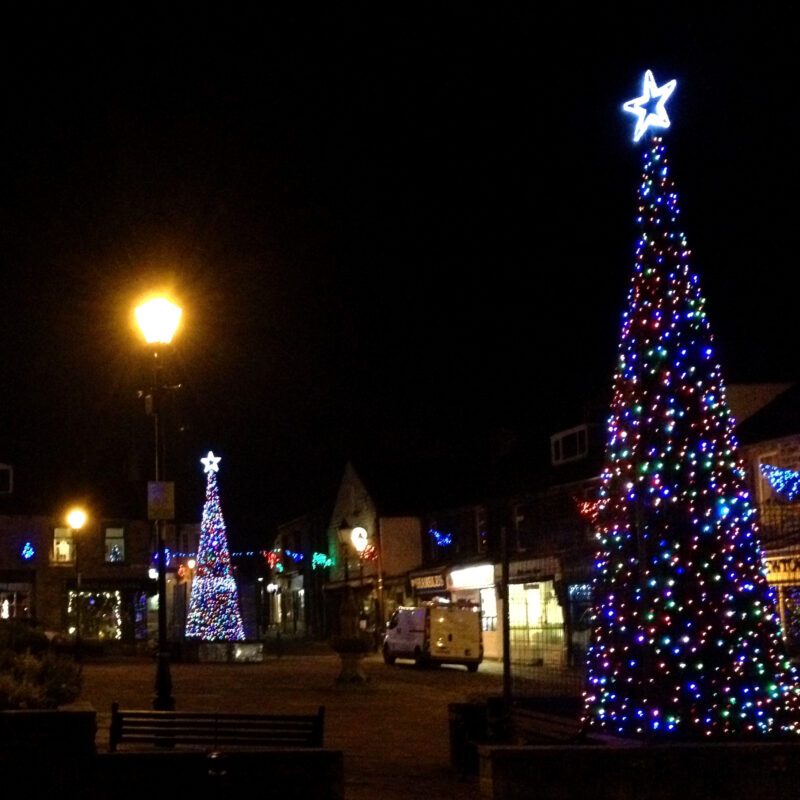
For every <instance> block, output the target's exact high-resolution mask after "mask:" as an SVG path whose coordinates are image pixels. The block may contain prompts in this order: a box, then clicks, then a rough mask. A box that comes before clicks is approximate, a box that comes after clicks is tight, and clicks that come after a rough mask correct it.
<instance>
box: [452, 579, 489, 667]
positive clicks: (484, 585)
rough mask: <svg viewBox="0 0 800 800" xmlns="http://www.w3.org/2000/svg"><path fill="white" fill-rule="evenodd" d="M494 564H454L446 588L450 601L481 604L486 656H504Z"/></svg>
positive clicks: (484, 652) (484, 653)
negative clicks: (461, 565)
mask: <svg viewBox="0 0 800 800" xmlns="http://www.w3.org/2000/svg"><path fill="white" fill-rule="evenodd" d="M495 571H496V568H495V565H494V564H474V565H470V566H464V567H453V568H452V569H451V570H450V571H449V572H448V573H447V589H448V591H449V595H450V600H451V602H453V603H464V604H470V605H475V606H479V607H480V613H481V629H482V631H483V655H484V657H485V658H495V659H500V658H502V657H503V628H502V617H503V615H502V608H501V604H500V603H499V602H498V600H497V586H498V583H497V581H496V575H495Z"/></svg>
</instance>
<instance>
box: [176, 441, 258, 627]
mask: <svg viewBox="0 0 800 800" xmlns="http://www.w3.org/2000/svg"><path fill="white" fill-rule="evenodd" d="M221 460H222V459H221V458H220V457H219V456H215V455H214V453H213V452H211V451H210V450H209V451H208V455H207V456H205V457H204V458H201V459H200V461H201V463H202V464H203V467H204V471H205V474H206V475H207V479H206V501H205V505H204V506H203V520H202V523H201V527H200V546H199V547H198V553H197V567H196V572H195V576H194V580H193V582H192V594H191V597H190V600H189V613H188V615H187V618H186V636H187V637H188V638H198V639H203V640H204V641H226V642H231V641H241V640H242V639H244V638H245V637H244V628H243V626H242V616H241V612H240V610H239V593H238V591H237V588H236V581H235V580H234V577H233V570H232V567H231V554H230V551H229V550H228V537H227V534H226V532H225V521H224V520H223V518H222V509H221V508H220V503H219V488H218V486H217V473H218V472H219V462H220V461H221Z"/></svg>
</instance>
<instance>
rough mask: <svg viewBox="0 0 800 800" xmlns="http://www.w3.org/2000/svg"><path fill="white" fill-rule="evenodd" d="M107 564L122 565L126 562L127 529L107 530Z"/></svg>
mask: <svg viewBox="0 0 800 800" xmlns="http://www.w3.org/2000/svg"><path fill="white" fill-rule="evenodd" d="M105 558H106V563H108V564H121V563H123V562H124V561H125V529H124V528H106V556H105Z"/></svg>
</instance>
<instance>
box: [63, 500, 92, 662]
mask: <svg viewBox="0 0 800 800" xmlns="http://www.w3.org/2000/svg"><path fill="white" fill-rule="evenodd" d="M87 519H88V516H87V514H86V512H85V511H84V510H83V509H82V508H79V507H78V506H75V507H74V508H71V509H70V510H69V511H68V512H67V516H66V520H67V525H68V526H69V530H70V535H71V538H72V544H73V548H74V551H73V560H74V562H75V659H76V660H77V661H81V659H82V657H83V648H82V640H81V568H80V562H79V561H78V536H77V534H78V533H80V531H81V528H83V526H84V525H85V524H86V520H87Z"/></svg>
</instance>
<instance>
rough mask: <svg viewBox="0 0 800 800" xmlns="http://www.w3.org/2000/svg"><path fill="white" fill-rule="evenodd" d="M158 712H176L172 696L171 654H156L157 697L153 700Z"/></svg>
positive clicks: (154, 707)
mask: <svg viewBox="0 0 800 800" xmlns="http://www.w3.org/2000/svg"><path fill="white" fill-rule="evenodd" d="M153 709H154V710H156V711H174V710H175V698H174V697H173V696H172V676H171V675H170V672H169V653H157V654H156V695H155V697H154V698H153Z"/></svg>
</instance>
